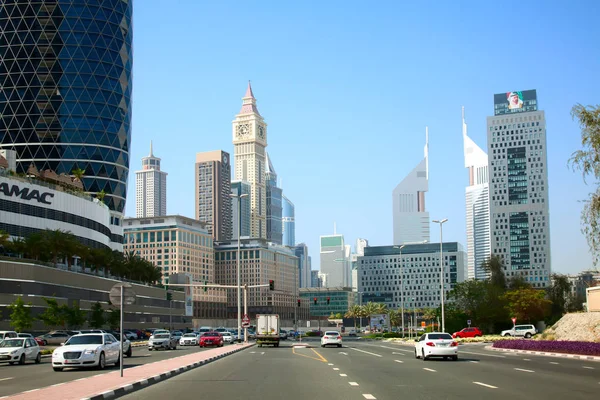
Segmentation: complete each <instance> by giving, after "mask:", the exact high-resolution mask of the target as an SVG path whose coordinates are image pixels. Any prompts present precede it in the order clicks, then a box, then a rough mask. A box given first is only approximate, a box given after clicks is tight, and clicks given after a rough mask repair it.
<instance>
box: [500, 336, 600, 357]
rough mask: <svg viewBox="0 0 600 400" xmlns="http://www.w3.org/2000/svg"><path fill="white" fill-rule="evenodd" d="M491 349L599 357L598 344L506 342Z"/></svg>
mask: <svg viewBox="0 0 600 400" xmlns="http://www.w3.org/2000/svg"><path fill="white" fill-rule="evenodd" d="M492 347H495V348H498V349H515V350H530V351H544V352H550V353H564V354H582V355H586V356H600V343H594V342H570V341H564V340H554V341H551V340H522V339H519V340H506V341H499V342H495V343H494V344H493V345H492Z"/></svg>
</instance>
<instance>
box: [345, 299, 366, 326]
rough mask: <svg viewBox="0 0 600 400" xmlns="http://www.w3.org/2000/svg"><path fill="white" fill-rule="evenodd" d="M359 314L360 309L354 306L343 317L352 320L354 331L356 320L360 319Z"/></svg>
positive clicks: (356, 305)
mask: <svg viewBox="0 0 600 400" xmlns="http://www.w3.org/2000/svg"><path fill="white" fill-rule="evenodd" d="M361 312H362V310H361V307H360V306H359V305H358V304H355V305H353V306H352V307H350V309H349V310H348V311H347V312H346V314H345V315H344V317H345V318H352V319H353V320H354V329H356V318H360V315H361Z"/></svg>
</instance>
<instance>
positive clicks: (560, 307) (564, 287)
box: [546, 274, 572, 324]
mask: <svg viewBox="0 0 600 400" xmlns="http://www.w3.org/2000/svg"><path fill="white" fill-rule="evenodd" d="M551 282H552V283H551V285H550V287H548V288H547V289H546V293H547V295H548V300H550V301H551V302H552V306H551V311H550V320H549V321H548V322H549V323H550V324H554V323H555V322H556V321H558V320H559V319H561V317H562V316H563V315H564V314H565V313H566V312H567V309H568V306H569V301H571V297H572V296H571V282H569V278H568V277H567V276H566V275H562V274H552V276H551Z"/></svg>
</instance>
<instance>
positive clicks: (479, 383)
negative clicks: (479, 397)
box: [473, 382, 498, 389]
mask: <svg viewBox="0 0 600 400" xmlns="http://www.w3.org/2000/svg"><path fill="white" fill-rule="evenodd" d="M473 383H474V384H476V385H480V386H485V387H487V388H490V389H498V387H497V386H492V385H488V384H487V383H482V382H473Z"/></svg>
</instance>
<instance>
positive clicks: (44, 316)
mask: <svg viewBox="0 0 600 400" xmlns="http://www.w3.org/2000/svg"><path fill="white" fill-rule="evenodd" d="M44 301H45V302H46V309H45V310H44V312H43V313H41V314H40V315H39V316H38V319H39V320H40V321H42V322H43V323H44V325H46V326H47V327H49V328H51V329H54V328H57V327H64V324H65V315H64V312H63V308H62V306H60V305H59V304H58V301H57V300H56V299H47V298H45V297H44Z"/></svg>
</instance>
